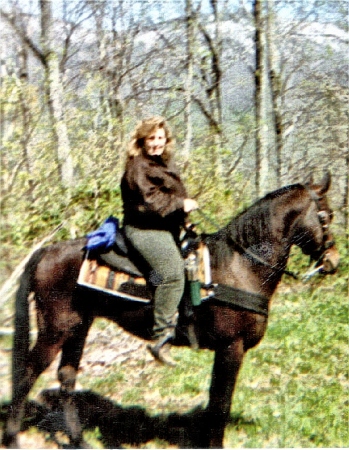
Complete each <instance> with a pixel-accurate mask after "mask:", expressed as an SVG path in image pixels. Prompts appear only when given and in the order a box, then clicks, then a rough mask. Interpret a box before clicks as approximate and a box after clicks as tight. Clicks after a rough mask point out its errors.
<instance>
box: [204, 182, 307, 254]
mask: <svg viewBox="0 0 349 450" xmlns="http://www.w3.org/2000/svg"><path fill="white" fill-rule="evenodd" d="M300 190H301V191H303V190H304V186H302V185H301V184H293V185H290V186H285V187H282V188H280V189H277V190H276V191H273V192H271V193H269V194H267V195H266V196H265V197H263V198H261V199H259V200H257V201H256V202H255V203H254V204H252V205H251V206H250V207H248V208H246V209H245V210H244V211H242V212H241V213H240V214H238V215H237V216H236V217H233V219H232V220H231V221H230V222H229V223H228V224H227V225H226V226H225V227H224V228H222V229H221V230H219V231H217V232H216V233H213V234H210V235H207V236H206V238H205V241H206V242H207V243H208V244H209V245H210V243H213V242H215V243H216V244H217V245H218V246H219V247H220V248H219V249H217V251H218V253H219V254H220V257H222V253H225V252H224V247H225V248H227V247H228V246H231V245H233V246H238V247H240V248H245V249H247V248H251V247H252V248H253V247H254V246H256V245H257V244H260V243H261V242H265V241H268V240H269V239H270V236H271V208H272V205H273V204H274V203H275V200H276V199H279V198H280V197H282V196H284V195H290V194H292V193H294V192H296V191H300ZM227 250H228V248H227Z"/></svg>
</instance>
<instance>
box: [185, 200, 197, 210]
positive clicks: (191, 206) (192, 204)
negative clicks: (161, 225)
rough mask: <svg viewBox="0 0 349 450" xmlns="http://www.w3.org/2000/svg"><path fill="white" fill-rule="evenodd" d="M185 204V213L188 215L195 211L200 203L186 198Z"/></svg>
mask: <svg viewBox="0 0 349 450" xmlns="http://www.w3.org/2000/svg"><path fill="white" fill-rule="evenodd" d="M183 203H184V212H186V213H189V212H190V211H194V210H195V209H198V207H199V205H198V202H197V201H196V200H193V199H192V198H185V199H184V202H183Z"/></svg>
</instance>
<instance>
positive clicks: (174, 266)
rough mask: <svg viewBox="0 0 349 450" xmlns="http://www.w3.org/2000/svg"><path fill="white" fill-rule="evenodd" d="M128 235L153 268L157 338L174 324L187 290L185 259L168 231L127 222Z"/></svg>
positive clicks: (155, 334) (151, 273) (154, 330)
mask: <svg viewBox="0 0 349 450" xmlns="http://www.w3.org/2000/svg"><path fill="white" fill-rule="evenodd" d="M125 234H126V236H127V238H128V239H129V241H130V242H131V244H132V245H133V247H134V248H135V249H136V250H137V251H138V252H139V253H140V254H141V255H142V257H143V258H144V259H145V261H146V262H147V263H148V264H149V266H150V267H151V269H152V270H151V272H150V275H149V281H150V282H151V283H152V284H153V285H154V286H155V287H156V288H155V296H154V328H153V334H154V336H153V337H154V338H155V339H156V338H158V337H161V336H162V335H164V334H165V333H166V331H167V332H168V330H169V328H171V326H173V320H174V317H175V314H176V313H177V309H178V305H179V302H180V300H181V298H182V295H183V290H184V282H185V278H184V262H183V259H182V256H181V254H180V251H179V248H178V247H177V245H176V243H175V241H174V239H173V236H172V234H171V233H170V232H168V231H162V230H142V229H140V228H135V227H132V226H130V225H126V227H125Z"/></svg>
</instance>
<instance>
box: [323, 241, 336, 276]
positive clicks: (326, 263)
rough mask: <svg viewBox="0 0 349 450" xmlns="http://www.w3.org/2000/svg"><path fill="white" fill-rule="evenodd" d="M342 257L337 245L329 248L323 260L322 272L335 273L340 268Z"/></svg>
mask: <svg viewBox="0 0 349 450" xmlns="http://www.w3.org/2000/svg"><path fill="white" fill-rule="evenodd" d="M339 261H340V256H339V252H338V250H337V249H336V247H335V245H333V246H332V247H330V248H328V249H327V250H326V252H325V254H324V256H323V258H322V261H321V264H322V272H323V273H326V274H328V273H335V272H336V270H337V268H338V266H339Z"/></svg>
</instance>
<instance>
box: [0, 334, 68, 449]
mask: <svg viewBox="0 0 349 450" xmlns="http://www.w3.org/2000/svg"><path fill="white" fill-rule="evenodd" d="M51 338H52V337H51ZM50 341H51V342H50ZM61 346H62V339H59V340H56V341H55V342H53V343H52V339H50V340H49V339H48V337H47V335H45V334H40V333H39V335H38V339H37V342H36V344H35V346H34V348H33V349H32V350H31V351H30V352H29V355H28V361H27V362H26V364H25V370H24V371H23V372H21V373H18V371H16V360H14V361H13V388H12V402H11V405H10V406H9V412H8V418H7V422H6V428H5V432H4V436H3V440H2V442H3V445H5V446H6V447H8V448H19V445H18V442H17V434H18V433H19V432H20V429H21V422H22V419H23V416H24V412H25V400H26V397H27V395H28V393H29V391H30V389H31V388H32V386H33V385H34V383H35V381H36V380H37V378H38V377H39V375H40V374H41V373H42V372H43V371H44V370H45V369H47V367H48V366H49V365H50V364H51V362H52V361H53V360H54V358H55V356H56V355H57V354H58V352H59V350H60V349H61Z"/></svg>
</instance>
